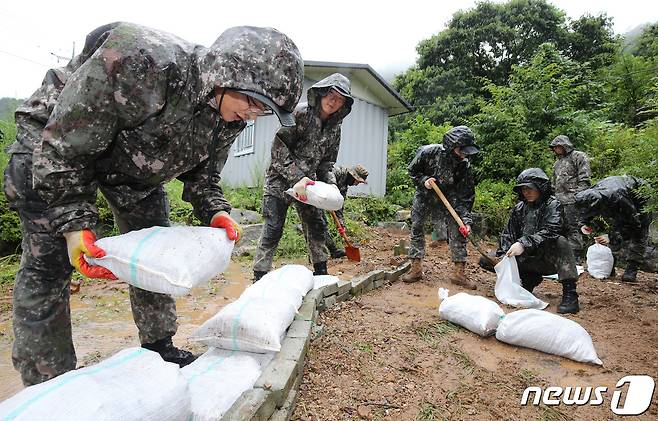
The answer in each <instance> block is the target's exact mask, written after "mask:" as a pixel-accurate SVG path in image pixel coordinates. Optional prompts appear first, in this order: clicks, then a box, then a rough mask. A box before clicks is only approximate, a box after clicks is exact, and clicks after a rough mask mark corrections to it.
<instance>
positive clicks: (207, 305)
mask: <svg viewBox="0 0 658 421" xmlns="http://www.w3.org/2000/svg"><path fill="white" fill-rule="evenodd" d="M407 238H408V234H405V233H400V232H395V231H390V230H382V229H377V230H375V231H374V232H373V239H372V240H371V242H370V243H369V244H366V245H364V246H362V249H361V254H362V257H363V261H362V262H361V263H359V264H357V265H354V264H352V263H351V262H348V261H347V260H345V259H342V260H340V261H337V262H331V263H330V265H329V271H330V273H331V274H334V275H338V276H339V277H340V278H341V279H350V278H351V277H352V276H355V275H357V274H363V273H366V272H369V271H370V270H373V269H376V268H386V269H388V268H390V267H392V266H395V265H397V264H399V263H400V262H401V261H402V259H401V258H394V257H393V252H392V249H393V246H394V245H395V244H397V243H398V242H399V240H400V239H407ZM469 253H470V257H469V259H470V260H469V265H468V271H469V275H470V276H471V277H472V278H473V279H476V280H477V281H478V284H479V285H480V286H479V290H478V291H477V292H475V293H478V294H481V295H485V296H489V297H492V296H493V286H494V283H495V276H494V275H493V274H491V273H489V272H485V271H483V270H481V269H479V268H478V267H477V264H476V263H475V262H476V261H477V256H476V255H475V254H474V253H475V251H474V250H472V249H469ZM300 262H301V263H303V262H302V261H299V260H298V261H296V262H295V263H300ZM284 263H287V262H286V261H281V262H278V263H277V264H278V265H281V264H284ZM450 270H451V263H450V262H449V251H448V250H447V247H446V246H445V244H439V246H438V247H436V248H428V258H427V259H426V264H425V273H426V276H425V279H424V280H423V281H422V282H419V283H416V284H403V283H401V282H398V283H395V284H393V285H390V286H387V287H385V288H382V289H380V290H376V291H372V292H370V293H368V294H367V295H364V296H361V297H359V298H357V299H355V300H353V301H350V302H345V303H341V304H339V305H337V306H336V307H334V308H332V309H331V310H328V311H325V312H324V313H323V314H322V315H321V316H320V319H319V321H318V323H320V324H322V325H323V326H324V332H323V334H322V335H321V336H320V337H319V338H318V339H316V340H315V341H314V342H312V344H311V348H310V352H309V356H308V357H307V358H308V359H307V363H306V367H305V369H304V378H303V382H302V385H301V392H300V394H299V400H298V403H297V407H296V410H295V412H294V414H293V419H294V420H314V421H315V420H358V419H372V420H375V419H386V420H427V421H429V420H442V419H455V420H457V419H464V420H480V419H482V420H488V419H510V420H527V419H541V420H569V419H579V420H595V419H596V420H599V419H614V414H613V413H612V412H611V410H610V395H611V394H610V393H609V394H608V395H605V401H604V404H603V405H601V406H597V407H592V406H586V407H580V408H574V407H566V406H564V405H560V406H557V407H547V406H544V405H541V406H538V407H522V406H520V405H519V401H520V398H521V394H522V392H523V390H524V388H525V387H526V386H542V387H548V386H565V387H566V386H594V387H595V386H607V387H608V388H609V391H613V390H614V386H615V384H616V382H617V381H618V380H619V379H620V378H622V377H623V376H625V375H630V374H647V375H650V376H652V377H653V378H654V379H656V380H658V327H657V322H658V294H657V292H658V288H657V287H656V285H657V284H658V275H656V274H647V273H640V275H639V276H638V279H639V282H638V283H637V285H627V284H620V283H618V282H615V280H613V281H612V282H602V281H599V280H596V279H593V278H591V277H589V276H588V275H587V274H584V275H583V276H582V277H581V279H580V283H579V293H580V296H581V309H582V310H581V312H580V313H579V314H577V315H575V316H568V317H569V318H571V319H572V320H575V321H577V322H578V323H580V324H581V325H582V326H583V327H585V328H586V329H587V330H588V331H589V332H590V334H591V335H592V338H593V341H594V345H595V347H596V349H597V351H598V354H599V357H600V358H601V359H602V360H603V362H604V366H603V367H597V366H593V365H589V364H581V363H576V362H573V361H570V360H567V359H564V358H561V357H557V356H552V355H547V354H543V353H540V352H537V351H533V350H529V349H521V348H516V347H513V346H509V345H505V344H503V343H500V342H498V341H496V339H495V338H480V337H478V336H477V335H475V334H472V333H470V332H468V331H465V330H463V329H456V328H454V327H453V326H452V325H449V324H447V323H445V322H442V321H440V320H439V318H438V312H437V309H438V305H439V300H438V297H437V290H438V288H439V287H446V288H448V289H450V293H451V294H453V293H456V292H457V289H456V288H454V287H453V286H451V285H450V284H449V282H448V275H449V273H450ZM250 282H251V261H250V260H249V259H239V260H237V261H234V262H233V263H232V264H231V266H230V268H229V270H228V271H227V272H226V273H225V274H224V275H223V276H222V277H221V278H219V279H216V280H214V281H212V282H211V283H210V284H209V285H208V286H204V287H203V288H197V289H196V290H194V291H193V294H192V295H190V296H188V297H183V298H180V299H178V300H177V304H178V313H179V324H180V327H179V331H178V334H177V335H176V337H175V338H174V342H175V343H176V344H177V345H179V346H184V347H187V348H190V349H192V350H194V351H196V352H201V351H203V348H201V347H199V346H197V345H196V344H194V343H192V342H189V341H188V340H187V338H188V337H189V335H190V334H191V333H192V331H193V330H194V329H195V327H196V326H198V325H200V324H201V323H202V322H203V321H205V320H206V319H208V318H209V317H211V316H212V315H214V314H215V313H216V312H217V311H218V310H219V309H220V308H221V307H222V306H224V305H226V304H227V303H229V302H231V301H232V300H234V299H235V298H237V297H238V296H239V294H240V293H241V292H242V290H243V289H244V288H245V287H246V286H247V285H248V283H250ZM535 291H536V293H537V296H538V297H539V298H541V299H543V300H544V301H547V302H550V306H549V307H548V308H547V311H551V312H554V311H555V306H556V305H557V303H558V302H559V300H560V297H561V288H560V286H559V285H558V284H557V283H556V282H553V281H545V282H544V283H542V285H541V286H539V287H538V288H537V289H536V290H535ZM71 303H72V304H71V307H72V318H73V332H74V343H75V346H76V350H77V354H78V364H79V365H87V364H92V363H94V362H97V361H99V360H101V359H103V358H106V357H108V356H110V355H112V354H114V353H115V352H117V351H119V350H120V349H123V348H125V347H127V346H136V345H138V340H137V329H136V328H135V326H134V324H133V322H132V316H131V313H130V304H129V300H128V294H127V287H126V285H125V284H123V283H117V282H113V283H107V282H90V283H87V284H86V285H84V286H83V288H82V291H81V293H80V294H77V295H74V296H73V298H72V301H71ZM512 310H513V309H511V308H505V311H506V312H509V311H512ZM12 340H13V337H12V333H11V313H10V312H6V311H5V312H3V313H0V400H3V399H6V398H7V397H9V396H11V395H13V394H14V393H16V391H18V390H20V389H21V388H22V386H21V383H20V378H19V376H18V373H17V372H16V371H14V369H13V367H12V365H11V342H12ZM627 418H628V417H627ZM633 419H647V420H648V419H658V392H656V393H655V394H654V399H653V403H652V405H651V407H650V409H649V411H648V412H647V413H645V414H644V415H643V416H640V417H636V418H633Z"/></svg>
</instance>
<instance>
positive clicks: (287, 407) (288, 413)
mask: <svg viewBox="0 0 658 421" xmlns="http://www.w3.org/2000/svg"><path fill="white" fill-rule="evenodd" d="M301 383H302V376H301V374H300V375H299V376H297V380H295V383H294V384H293V386H292V389H290V392H289V393H288V396H287V397H286V400H285V401H284V402H283V406H281V409H279V410H277V411H276V412H274V414H272V418H270V421H290V418H291V417H292V413H293V412H294V411H295V405H297V397H298V396H299V385H301Z"/></svg>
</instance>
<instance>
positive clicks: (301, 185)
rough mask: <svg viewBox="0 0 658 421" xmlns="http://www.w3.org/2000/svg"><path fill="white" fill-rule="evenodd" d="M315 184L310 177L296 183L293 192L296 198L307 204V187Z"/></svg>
mask: <svg viewBox="0 0 658 421" xmlns="http://www.w3.org/2000/svg"><path fill="white" fill-rule="evenodd" d="M313 184H315V181H313V180H311V179H310V178H308V177H302V178H301V180H299V181H298V182H296V183H295V185H294V186H292V191H293V193H295V197H296V198H297V199H299V200H300V201H302V202H306V200H307V197H306V186H312V185H313Z"/></svg>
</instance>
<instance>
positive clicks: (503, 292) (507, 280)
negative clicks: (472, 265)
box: [494, 256, 548, 310]
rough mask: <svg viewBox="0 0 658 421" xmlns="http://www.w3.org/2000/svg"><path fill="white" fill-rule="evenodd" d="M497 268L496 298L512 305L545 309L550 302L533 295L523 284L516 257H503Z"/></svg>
mask: <svg viewBox="0 0 658 421" xmlns="http://www.w3.org/2000/svg"><path fill="white" fill-rule="evenodd" d="M494 269H495V270H496V286H495V289H494V292H495V294H496V298H497V299H498V301H500V302H501V303H503V304H507V305H509V306H512V307H521V308H535V309H540V310H541V309H544V308H546V307H547V306H548V303H547V302H545V301H542V300H540V299H539V298H537V297H535V296H534V295H532V293H531V292H530V291H528V290H527V289H525V288H523V287H522V286H521V277H520V276H519V267H518V266H517V264H516V258H514V256H512V257H507V256H505V257H503V258H502V259H501V260H500V262H499V263H498V264H497V265H496V266H495V267H494Z"/></svg>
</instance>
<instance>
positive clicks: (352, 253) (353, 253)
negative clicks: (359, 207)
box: [330, 211, 361, 262]
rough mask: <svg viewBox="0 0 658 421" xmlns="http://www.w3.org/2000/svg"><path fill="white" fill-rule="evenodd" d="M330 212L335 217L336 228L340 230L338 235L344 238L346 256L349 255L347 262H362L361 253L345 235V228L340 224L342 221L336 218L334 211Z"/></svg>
mask: <svg viewBox="0 0 658 421" xmlns="http://www.w3.org/2000/svg"><path fill="white" fill-rule="evenodd" d="M330 212H331V216H333V217H334V222H335V223H336V228H338V233H339V234H340V236H341V237H342V238H343V241H344V242H345V254H346V255H347V260H351V261H353V262H360V261H361V252H360V251H359V249H358V248H357V247H354V246H353V245H352V243H350V240H349V239H348V238H347V235H345V227H343V226H342V225H341V224H340V221H339V220H338V217H337V216H336V212H334V211H330Z"/></svg>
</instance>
